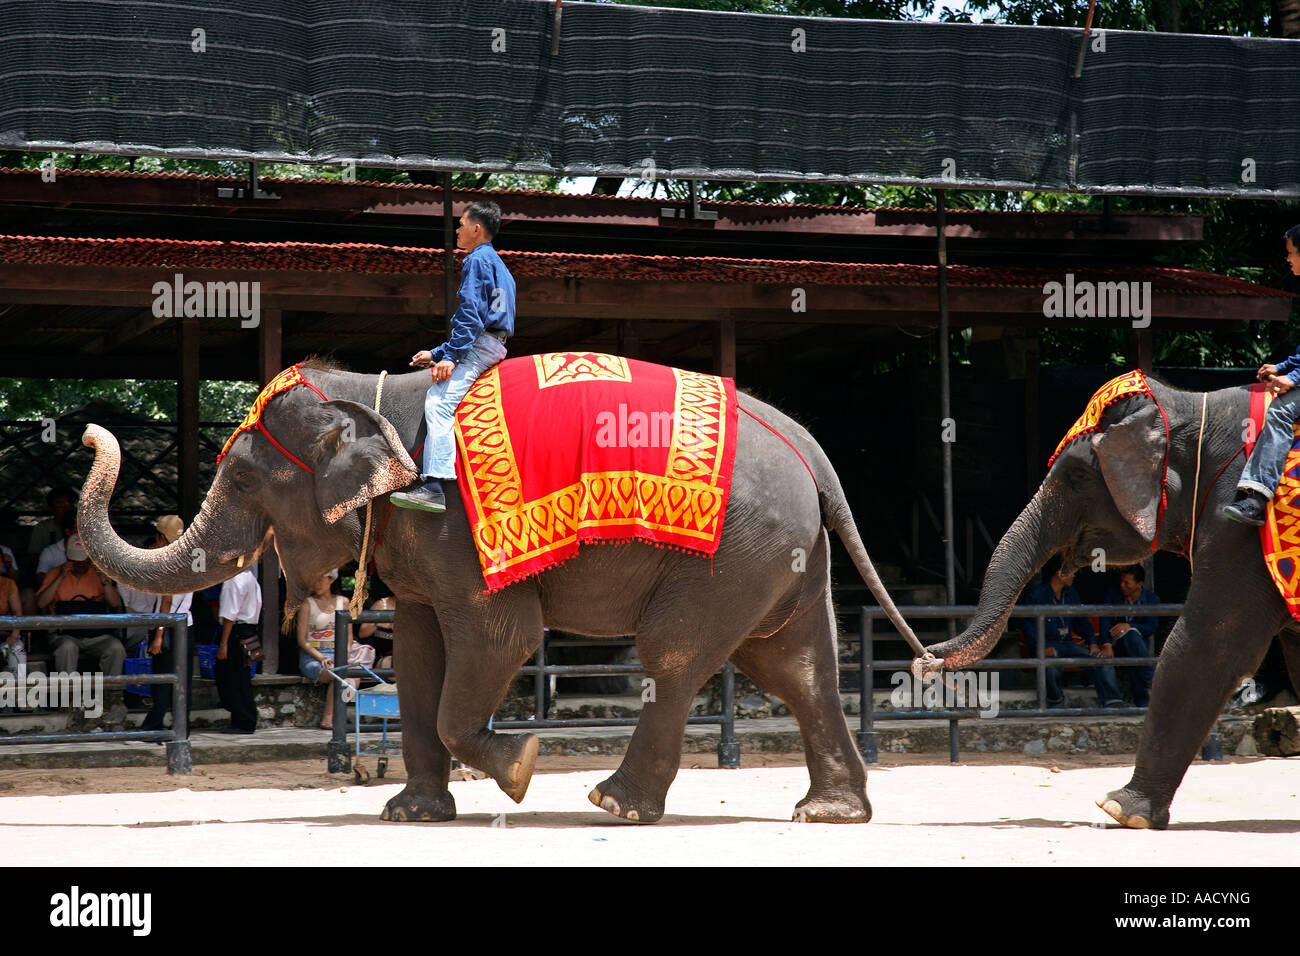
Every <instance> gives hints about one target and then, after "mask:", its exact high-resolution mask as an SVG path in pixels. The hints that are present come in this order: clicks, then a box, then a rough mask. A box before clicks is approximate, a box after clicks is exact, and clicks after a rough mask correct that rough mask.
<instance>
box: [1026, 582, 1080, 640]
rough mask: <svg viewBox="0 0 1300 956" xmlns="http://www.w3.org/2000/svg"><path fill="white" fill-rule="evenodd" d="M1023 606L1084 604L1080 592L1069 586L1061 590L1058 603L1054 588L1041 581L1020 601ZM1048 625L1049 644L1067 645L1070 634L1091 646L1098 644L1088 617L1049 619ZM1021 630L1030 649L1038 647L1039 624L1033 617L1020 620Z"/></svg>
mask: <svg viewBox="0 0 1300 956" xmlns="http://www.w3.org/2000/svg"><path fill="white" fill-rule="evenodd" d="M1020 603H1021V604H1082V603H1083V602H1082V601H1080V600H1079V592H1078V591H1076V590H1075V589H1074V588H1072V587H1069V586H1068V585H1067V586H1066V587H1064V588H1062V589H1061V599H1060V600H1059V601H1058V600H1057V599H1056V595H1055V594H1053V593H1052V586H1051V585H1050V584H1048V583H1047V582H1046V581H1040V582H1039V583H1038V584H1035V585H1034V586H1033V587H1031V588H1029V589H1028V590H1027V591H1025V594H1024V597H1022V598H1021V599H1020ZM1046 625H1047V633H1046V637H1047V643H1048V644H1052V643H1057V644H1062V643H1067V642H1069V640H1070V632H1073V633H1075V634H1078V635H1079V636H1080V637H1081V638H1083V639H1084V640H1085V641H1087V642H1088V643H1089V644H1096V643H1097V635H1096V634H1094V633H1093V631H1092V621H1090V620H1088V619H1087V618H1086V617H1072V618H1068V619H1067V618H1063V617H1049V618H1047V620H1046ZM1020 629H1021V630H1022V631H1024V634H1025V640H1027V641H1028V642H1029V646H1030V647H1037V646H1038V622H1037V621H1036V620H1035V619H1034V618H1032V617H1022V618H1020Z"/></svg>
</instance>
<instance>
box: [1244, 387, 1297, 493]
mask: <svg viewBox="0 0 1300 956" xmlns="http://www.w3.org/2000/svg"><path fill="white" fill-rule="evenodd" d="M1298 415H1300V387H1297V388H1293V389H1291V391H1289V392H1285V393H1284V394H1282V395H1279V396H1277V397H1276V398H1274V399H1273V402H1272V404H1270V405H1269V406H1268V412H1267V413H1266V414H1265V415H1264V427H1263V428H1261V429H1260V432H1259V441H1258V442H1257V443H1256V445H1255V448H1254V450H1253V451H1252V452H1251V453H1250V460H1249V461H1248V462H1246V467H1245V469H1244V470H1243V471H1242V473H1241V477H1240V478H1239V479H1237V487H1238V488H1239V489H1241V490H1242V491H1258V492H1259V493H1260V494H1262V495H1264V496H1265V497H1266V498H1272V497H1273V493H1274V492H1275V491H1277V483H1278V481H1279V480H1280V479H1281V477H1282V464H1283V462H1285V461H1286V456H1287V452H1289V451H1290V450H1291V443H1292V442H1293V441H1294V440H1295V433H1294V431H1293V428H1294V426H1295V420H1296V417H1297V416H1298Z"/></svg>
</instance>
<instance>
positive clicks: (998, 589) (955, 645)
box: [926, 479, 1065, 670]
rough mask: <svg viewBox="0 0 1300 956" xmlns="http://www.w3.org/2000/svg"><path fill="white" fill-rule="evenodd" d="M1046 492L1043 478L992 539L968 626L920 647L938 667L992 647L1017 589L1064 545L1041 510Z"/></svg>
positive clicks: (964, 662)
mask: <svg viewBox="0 0 1300 956" xmlns="http://www.w3.org/2000/svg"><path fill="white" fill-rule="evenodd" d="M1049 480H1050V479H1049ZM1050 497H1051V495H1050V492H1049V491H1048V485H1047V484H1046V483H1045V484H1044V485H1043V487H1041V488H1039V489H1038V493H1037V494H1035V495H1034V497H1033V499H1032V500H1031V501H1030V502H1029V504H1028V505H1026V506H1025V510H1024V511H1022V512H1021V513H1020V516H1019V517H1018V518H1016V520H1015V522H1014V523H1013V524H1012V525H1011V527H1010V528H1008V529H1007V533H1006V534H1005V535H1003V536H1002V540H1001V541H999V542H998V546H997V548H995V549H994V551H993V556H992V557H991V558H990V559H989V567H988V571H987V572H985V575H984V586H983V588H982V589H981V590H980V602H979V608H978V610H977V611H976V613H975V617H974V619H972V621H971V623H970V626H969V627H967V628H966V630H964V631H962V632H961V633H960V634H958V635H957V636H956V637H954V638H952V639H951V640H948V641H944V642H943V643H941V644H934V645H932V646H930V647H928V648H926V650H928V651H929V652H930V653H932V654H933V655H934V656H935V657H938V658H943V661H944V664H943V669H944V670H959V669H960V668H963V667H969V666H970V665H972V664H975V663H978V662H979V661H981V660H983V659H984V657H985V656H987V655H988V653H989V652H990V651H991V650H993V647H994V646H995V645H996V644H997V642H998V639H999V638H1000V637H1001V636H1002V632H1003V630H1004V629H1005V628H1006V625H1007V621H1008V620H1009V619H1010V617H1011V609H1012V607H1014V605H1015V603H1016V599H1017V598H1019V597H1020V592H1021V591H1023V590H1024V588H1025V585H1026V584H1028V583H1029V581H1030V579H1031V578H1032V577H1033V576H1034V574H1035V573H1037V571H1038V570H1039V569H1040V568H1041V567H1042V566H1043V565H1044V564H1046V563H1047V561H1048V559H1049V558H1051V557H1052V555H1053V554H1055V553H1056V552H1057V551H1059V550H1060V549H1061V548H1062V547H1063V546H1064V544H1065V541H1064V540H1062V538H1061V535H1060V534H1059V533H1058V532H1057V528H1058V522H1057V521H1055V520H1049V517H1048V516H1047V515H1046V514H1045V508H1046V503H1047V501H1048V500H1049V499H1050Z"/></svg>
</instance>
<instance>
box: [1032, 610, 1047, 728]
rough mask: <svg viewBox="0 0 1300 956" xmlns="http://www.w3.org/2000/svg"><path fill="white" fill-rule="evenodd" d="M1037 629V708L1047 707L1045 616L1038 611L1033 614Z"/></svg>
mask: <svg viewBox="0 0 1300 956" xmlns="http://www.w3.org/2000/svg"><path fill="white" fill-rule="evenodd" d="M1034 621H1035V624H1036V625H1037V627H1036V629H1037V631H1038V709H1039V710H1046V709H1047V618H1045V617H1043V612H1042V611H1039V612H1038V613H1037V614H1035V615H1034Z"/></svg>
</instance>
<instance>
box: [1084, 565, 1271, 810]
mask: <svg viewBox="0 0 1300 956" xmlns="http://www.w3.org/2000/svg"><path fill="white" fill-rule="evenodd" d="M1270 586H1271V585H1270ZM1270 599H1271V600H1270ZM1195 603H1196V602H1195V599H1194V598H1193V596H1192V595H1190V594H1189V595H1188V605H1189V609H1188V610H1185V611H1184V614H1183V616H1182V617H1180V618H1179V619H1178V623H1177V624H1176V625H1174V629H1173V631H1172V632H1170V635H1169V639H1168V640H1167V641H1166V642H1165V646H1164V648H1163V649H1162V651H1161V653H1160V663H1159V664H1158V665H1157V666H1156V673H1155V680H1154V682H1153V684H1152V686H1151V704H1150V707H1149V708H1148V710H1147V717H1146V720H1145V721H1144V722H1143V724H1142V734H1141V737H1140V738H1139V741H1138V755H1137V764H1136V766H1135V767H1134V768H1133V779H1132V780H1130V781H1129V783H1128V786H1126V787H1124V788H1123V789H1121V790H1112V791H1111V792H1110V793H1108V794H1106V796H1105V797H1103V798H1102V799H1100V800H1098V801H1097V806H1099V807H1101V809H1102V810H1104V811H1105V812H1106V813H1107V814H1109V815H1110V816H1111V817H1112V818H1113V819H1115V820H1116V821H1118V822H1119V823H1122V824H1123V825H1124V826H1126V827H1132V828H1134V829H1139V830H1141V829H1148V828H1151V829H1157V830H1163V829H1164V828H1165V827H1167V826H1168V825H1169V805H1170V804H1171V803H1172V802H1173V799H1174V793H1175V792H1176V791H1177V790H1178V786H1179V784H1180V783H1182V780H1183V776H1184V774H1186V773H1187V768H1188V767H1189V766H1190V765H1191V763H1192V761H1193V760H1194V759H1195V758H1196V754H1197V752H1198V751H1199V750H1200V747H1201V744H1202V743H1203V742H1204V741H1205V738H1206V735H1207V734H1209V733H1210V731H1211V730H1213V729H1214V725H1215V722H1216V721H1217V720H1218V718H1219V714H1221V713H1222V712H1223V707H1224V705H1225V704H1226V703H1227V701H1228V697H1229V696H1230V695H1231V694H1232V691H1233V689H1234V688H1235V687H1236V686H1237V685H1238V684H1239V683H1240V682H1241V680H1242V678H1243V677H1245V676H1249V675H1250V674H1253V673H1254V672H1255V668H1257V667H1258V666H1259V662H1260V661H1261V660H1262V659H1263V657H1264V652H1265V651H1266V650H1267V649H1268V644H1269V641H1270V640H1272V636H1273V634H1275V633H1276V632H1277V630H1278V628H1279V627H1281V626H1282V623H1283V620H1282V616H1281V615H1280V614H1279V613H1278V612H1279V610H1280V609H1281V608H1282V603H1281V601H1280V600H1278V599H1277V596H1276V594H1272V595H1269V594H1263V593H1255V594H1249V593H1248V594H1246V595H1244V596H1243V600H1242V602H1241V603H1240V604H1239V605H1237V608H1236V609H1235V610H1234V612H1233V613H1232V615H1231V616H1228V617H1226V619H1225V615H1224V613H1223V612H1222V611H1219V610H1218V609H1216V613H1215V614H1214V615H1213V618H1212V619H1211V617H1210V616H1209V615H1206V614H1203V613H1198V609H1197V608H1196V607H1195V606H1194V605H1195ZM1284 613H1285V612H1284V611H1283V612H1282V614H1284ZM1189 622H1190V623H1189Z"/></svg>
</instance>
